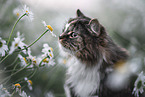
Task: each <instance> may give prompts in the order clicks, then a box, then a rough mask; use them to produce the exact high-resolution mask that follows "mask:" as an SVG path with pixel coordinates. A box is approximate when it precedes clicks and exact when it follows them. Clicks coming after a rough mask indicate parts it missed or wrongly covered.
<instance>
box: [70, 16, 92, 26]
mask: <svg viewBox="0 0 145 97" xmlns="http://www.w3.org/2000/svg"><path fill="white" fill-rule="evenodd" d="M90 20H91V19H90V18H88V17H85V18H78V17H77V18H70V19H69V20H68V24H71V23H73V24H74V23H77V22H85V23H87V22H89V21H90Z"/></svg>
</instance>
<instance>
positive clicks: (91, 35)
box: [59, 9, 107, 64]
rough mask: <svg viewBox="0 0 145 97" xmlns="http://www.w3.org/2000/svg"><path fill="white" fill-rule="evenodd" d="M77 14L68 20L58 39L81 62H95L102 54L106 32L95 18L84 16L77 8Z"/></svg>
mask: <svg viewBox="0 0 145 97" xmlns="http://www.w3.org/2000/svg"><path fill="white" fill-rule="evenodd" d="M76 14H77V16H76V17H75V18H71V19H69V20H68V22H67V24H66V25H65V27H64V29H63V32H62V34H61V35H60V36H59V41H60V43H61V45H62V46H63V48H64V50H65V51H67V52H70V53H71V54H72V55H74V56H76V57H77V58H79V59H80V60H81V61H83V62H88V61H90V64H93V63H95V62H96V61H98V60H99V58H100V57H101V56H102V54H101V53H100V49H101V47H105V45H106V43H105V42H106V41H105V37H106V36H107V33H106V31H105V29H104V27H103V26H102V25H101V24H100V23H99V21H98V20H97V19H91V18H89V17H86V16H85V15H84V14H83V13H82V12H81V11H80V10H79V9H78V10H77V12H76Z"/></svg>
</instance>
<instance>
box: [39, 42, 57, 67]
mask: <svg viewBox="0 0 145 97" xmlns="http://www.w3.org/2000/svg"><path fill="white" fill-rule="evenodd" d="M42 52H43V54H42V55H41V56H40V57H38V59H37V60H38V63H39V64H40V62H41V66H43V65H47V66H50V65H52V66H53V65H54V64H55V62H54V59H53V57H54V56H53V49H52V48H51V47H49V45H48V44H46V43H45V44H43V49H42Z"/></svg>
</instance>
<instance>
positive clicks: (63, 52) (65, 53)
mask: <svg viewBox="0 0 145 97" xmlns="http://www.w3.org/2000/svg"><path fill="white" fill-rule="evenodd" d="M58 44H59V50H60V53H61V55H62V56H64V57H67V56H70V55H73V54H74V52H72V51H70V50H69V49H67V48H65V47H64V46H63V45H62V44H61V43H60V42H59V43H58Z"/></svg>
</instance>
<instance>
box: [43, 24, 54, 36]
mask: <svg viewBox="0 0 145 97" xmlns="http://www.w3.org/2000/svg"><path fill="white" fill-rule="evenodd" d="M42 23H43V25H44V27H46V30H49V31H50V33H51V34H52V36H54V37H56V35H55V34H54V33H53V28H52V27H51V26H50V25H47V24H46V22H45V21H42Z"/></svg>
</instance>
